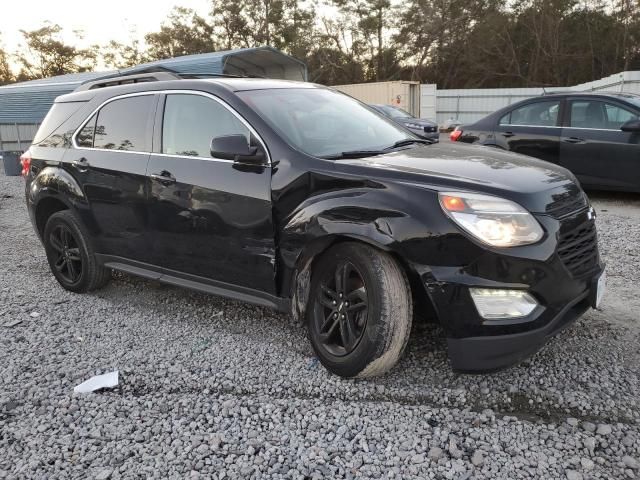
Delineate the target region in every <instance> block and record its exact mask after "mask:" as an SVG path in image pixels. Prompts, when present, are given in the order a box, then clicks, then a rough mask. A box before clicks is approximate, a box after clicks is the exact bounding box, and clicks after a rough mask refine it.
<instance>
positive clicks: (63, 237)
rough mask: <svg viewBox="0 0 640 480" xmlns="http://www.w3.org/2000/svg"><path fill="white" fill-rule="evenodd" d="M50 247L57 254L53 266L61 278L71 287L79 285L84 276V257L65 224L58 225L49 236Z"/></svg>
mask: <svg viewBox="0 0 640 480" xmlns="http://www.w3.org/2000/svg"><path fill="white" fill-rule="evenodd" d="M49 245H50V246H51V248H52V249H53V250H54V251H55V253H56V254H57V258H56V259H55V260H54V264H53V266H54V268H55V269H56V270H57V271H58V273H59V275H60V277H61V278H62V279H63V280H64V281H65V282H66V283H68V284H69V285H73V284H76V283H78V281H79V280H80V277H81V276H82V257H81V255H80V247H79V246H78V245H79V244H78V240H77V239H76V238H75V237H74V235H73V232H72V231H71V229H70V228H69V227H68V226H66V225H64V224H58V225H56V227H55V228H54V229H53V231H52V232H51V233H50V234H49Z"/></svg>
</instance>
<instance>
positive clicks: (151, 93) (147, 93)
mask: <svg viewBox="0 0 640 480" xmlns="http://www.w3.org/2000/svg"><path fill="white" fill-rule="evenodd" d="M157 93H158V92H136V93H125V94H124V95H118V96H117V97H111V98H108V99H107V100H105V101H104V102H102V103H101V104H100V105H98V106H97V107H96V108H95V109H94V110H93V111H92V112H91V113H90V114H89V115H88V116H87V118H85V119H84V120H83V122H82V123H81V124H80V126H79V127H78V128H77V129H76V131H75V132H73V135H72V136H71V145H72V146H73V148H74V149H76V150H87V151H94V152H119V153H133V154H134V155H149V154H150V153H151V152H142V151H139V150H115V149H109V148H94V147H80V146H78V143H77V142H76V137H77V136H78V134H79V133H80V131H81V130H82V129H83V128H84V127H85V126H86V125H87V123H89V120H91V118H92V117H93V116H94V115H95V114H96V113H98V111H99V110H100V109H102V107H104V106H106V105H107V104H109V103H111V102H114V101H116V100H120V99H123V98H128V97H141V96H143V95H155V94H157ZM94 135H95V132H94Z"/></svg>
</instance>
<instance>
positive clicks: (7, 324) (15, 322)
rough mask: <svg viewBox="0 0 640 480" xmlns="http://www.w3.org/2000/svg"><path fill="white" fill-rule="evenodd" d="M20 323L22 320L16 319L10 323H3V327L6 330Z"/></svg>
mask: <svg viewBox="0 0 640 480" xmlns="http://www.w3.org/2000/svg"><path fill="white" fill-rule="evenodd" d="M21 323H22V320H20V319H19V318H18V319H16V320H12V321H10V322H7V323H5V324H4V325H3V326H4V327H7V328H12V327H15V326H16V325H20V324H21Z"/></svg>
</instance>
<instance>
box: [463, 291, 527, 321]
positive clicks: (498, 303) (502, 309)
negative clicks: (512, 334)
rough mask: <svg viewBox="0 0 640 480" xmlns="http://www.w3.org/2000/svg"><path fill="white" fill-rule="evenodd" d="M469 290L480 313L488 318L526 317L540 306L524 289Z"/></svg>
mask: <svg viewBox="0 0 640 480" xmlns="http://www.w3.org/2000/svg"><path fill="white" fill-rule="evenodd" d="M469 292H470V293H471V298H473V303H475V304H476V309H477V310H478V313H479V314H480V316H481V317H482V318H486V319H487V320H490V319H498V318H504V319H510V318H522V317H526V316H527V315H529V314H530V313H531V312H533V310H534V309H535V308H536V306H538V302H536V300H535V298H533V297H532V296H531V295H530V294H528V293H527V292H525V291H523V290H498V289H495V288H470V289H469Z"/></svg>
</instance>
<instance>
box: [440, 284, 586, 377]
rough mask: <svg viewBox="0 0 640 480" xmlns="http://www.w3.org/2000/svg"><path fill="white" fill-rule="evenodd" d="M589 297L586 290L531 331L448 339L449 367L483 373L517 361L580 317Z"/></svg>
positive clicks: (536, 349) (537, 348)
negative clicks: (545, 323)
mask: <svg viewBox="0 0 640 480" xmlns="http://www.w3.org/2000/svg"><path fill="white" fill-rule="evenodd" d="M589 297H590V292H585V293H584V294H583V295H582V296H581V297H579V298H577V299H576V300H574V301H573V302H571V303H570V304H568V305H567V306H566V307H565V308H564V309H562V310H561V311H560V312H559V313H558V314H557V315H556V316H555V317H554V318H553V319H552V320H551V321H550V322H549V323H548V324H547V325H545V326H544V327H541V328H537V329H535V330H531V331H526V332H521V333H512V334H506V335H498V336H483V337H469V338H448V339H447V346H448V352H449V361H450V362H451V366H452V367H453V368H454V369H455V370H459V371H462V372H483V371H485V372H486V371H492V370H499V369H502V368H505V367H508V366H510V365H513V364H515V363H518V362H520V361H521V360H524V359H525V358H527V357H529V356H530V355H532V354H534V353H535V352H537V351H538V350H540V348H542V346H543V345H544V344H545V343H546V342H547V340H549V338H551V337H553V336H554V335H556V334H557V333H559V332H561V331H562V330H564V329H565V328H566V327H568V326H569V325H571V324H572V323H573V322H575V321H576V320H577V319H578V318H580V317H581V316H582V314H584V312H585V311H587V309H589V308H590V307H591V306H592V305H591V300H590V298H589Z"/></svg>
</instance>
